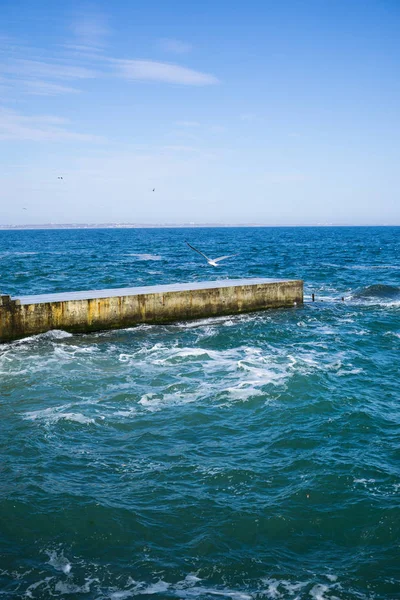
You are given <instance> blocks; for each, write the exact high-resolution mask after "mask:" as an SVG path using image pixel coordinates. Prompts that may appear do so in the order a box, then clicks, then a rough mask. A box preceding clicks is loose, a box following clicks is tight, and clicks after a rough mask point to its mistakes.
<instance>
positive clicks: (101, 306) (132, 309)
mask: <svg viewBox="0 0 400 600" xmlns="http://www.w3.org/2000/svg"><path fill="white" fill-rule="evenodd" d="M302 302H303V282H302V281H301V280H286V279H264V278H257V279H230V280H222V281H203V282H194V283H177V284H170V285H157V286H146V287H132V288H119V289H109V290H90V291H82V292H65V293H60V294H45V295H38V296H20V297H10V296H0V342H5V341H9V340H14V339H19V338H23V337H26V336H29V335H34V334H38V333H44V332H46V331H49V330H51V329H63V330H65V331H69V332H72V333H74V332H77V333H79V332H80V333H85V332H90V331H101V330H103V329H118V328H122V327H129V326H132V325H137V324H139V323H154V324H156V323H160V324H161V323H170V322H173V321H182V320H189V319H198V318H204V317H212V316H218V315H227V314H238V313H243V312H251V311H256V310H264V309H267V308H279V307H284V306H294V305H295V304H300V303H302Z"/></svg>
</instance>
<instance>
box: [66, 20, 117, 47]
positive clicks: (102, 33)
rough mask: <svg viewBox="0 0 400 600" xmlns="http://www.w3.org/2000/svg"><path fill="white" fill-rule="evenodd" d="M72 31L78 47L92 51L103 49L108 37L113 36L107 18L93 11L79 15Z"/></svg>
mask: <svg viewBox="0 0 400 600" xmlns="http://www.w3.org/2000/svg"><path fill="white" fill-rule="evenodd" d="M71 30H72V32H73V34H74V37H75V43H76V45H78V46H80V48H81V49H89V50H91V51H93V50H94V49H95V48H99V49H100V48H102V47H103V46H104V45H105V42H106V39H107V37H108V36H109V35H110V34H111V29H110V28H109V26H108V19H107V17H106V16H105V15H103V14H100V13H97V12H93V11H86V12H82V13H80V14H79V15H77V17H76V18H75V20H74V22H73V23H72V26H71Z"/></svg>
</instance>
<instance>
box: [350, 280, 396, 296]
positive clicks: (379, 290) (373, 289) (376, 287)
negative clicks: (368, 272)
mask: <svg viewBox="0 0 400 600" xmlns="http://www.w3.org/2000/svg"><path fill="white" fill-rule="evenodd" d="M352 297H353V298H354V299H357V300H358V299H359V300H363V299H367V300H368V299H371V300H400V288H399V287H397V286H395V285H385V284H380V283H378V284H373V285H368V286H367V287H363V288H361V289H359V290H357V291H356V292H355V293H354V294H353V296H352Z"/></svg>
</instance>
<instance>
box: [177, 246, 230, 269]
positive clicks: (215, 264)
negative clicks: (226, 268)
mask: <svg viewBox="0 0 400 600" xmlns="http://www.w3.org/2000/svg"><path fill="white" fill-rule="evenodd" d="M185 241H186V240H185ZM186 243H187V245H188V246H189V248H191V249H192V250H194V251H195V252H197V253H198V254H201V256H204V258H205V259H206V261H207V262H208V264H209V265H211V266H212V267H218V263H219V262H221V260H225V259H226V258H231V257H232V256H237V254H227V255H226V256H219V257H218V258H209V257H208V256H206V255H205V254H203V252H200V250H197V248H195V247H194V246H191V245H190V244H189V242H186Z"/></svg>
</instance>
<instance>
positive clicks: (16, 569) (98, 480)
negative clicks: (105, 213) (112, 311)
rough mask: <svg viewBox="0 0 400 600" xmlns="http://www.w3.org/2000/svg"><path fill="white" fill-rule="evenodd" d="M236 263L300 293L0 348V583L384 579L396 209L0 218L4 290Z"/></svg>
mask: <svg viewBox="0 0 400 600" xmlns="http://www.w3.org/2000/svg"><path fill="white" fill-rule="evenodd" d="M185 241H188V242H189V243H191V244H192V245H194V246H195V247H197V248H199V249H200V250H202V251H203V252H204V253H205V254H207V255H208V256H211V257H215V256H221V255H226V254H230V253H233V254H235V253H237V256H235V257H233V258H230V259H227V260H226V261H224V262H222V263H221V265H220V266H219V267H218V268H213V267H211V266H209V265H208V264H207V263H206V261H205V260H203V258H202V257H201V256H200V255H198V254H196V253H195V252H193V251H192V250H191V249H190V248H188V246H187V245H186V244H185ZM242 277H273V278H275V277H277V278H278V277H279V278H292V279H293V278H295V279H298V278H301V279H303V280H304V284H305V298H304V300H305V302H304V305H302V306H297V307H293V308H285V309H278V310H266V311H264V312H255V313H251V314H243V315H232V316H224V317H220V318H210V319H201V320H195V321H185V322H178V323H174V324H170V325H140V326H137V327H132V328H127V329H122V330H117V331H103V332H98V333H90V334H87V335H71V334H70V333H67V332H65V331H50V332H48V333H45V334H42V335H36V336H32V337H29V338H27V339H22V340H19V341H15V342H12V343H6V344H2V345H0V598H4V599H17V598H18V599H19V598H25V599H49V598H66V599H81V598H82V599H88V600H89V599H96V600H106V599H107V600H126V599H129V598H133V599H141V598H143V599H148V598H154V599H157V600H159V599H182V600H219V599H221V600H223V599H227V600H261V599H268V600H280V599H282V600H286V599H288V600H366V599H368V600H383V599H395V598H400V547H399V545H400V502H399V501H400V393H399V387H400V383H399V381H400V380H399V365H400V361H399V358H400V228H396V227H340V228H336V227H315V228H314V227H304V228H302V227H298V228H268V227H265V228H190V229H178V228H177V229H166V228H165V229H74V230H29V231H28V230H25V231H17V230H12V231H1V232H0V291H1V293H2V294H11V295H12V296H18V295H25V294H41V293H47V292H62V291H75V290H87V289H103V288H118V287H128V286H137V285H140V286H142V285H147V284H148V285H155V284H164V283H171V282H190V281H205V280H215V279H228V278H233V279H234V278H242ZM312 294H314V295H315V301H314V302H313V301H312Z"/></svg>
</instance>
